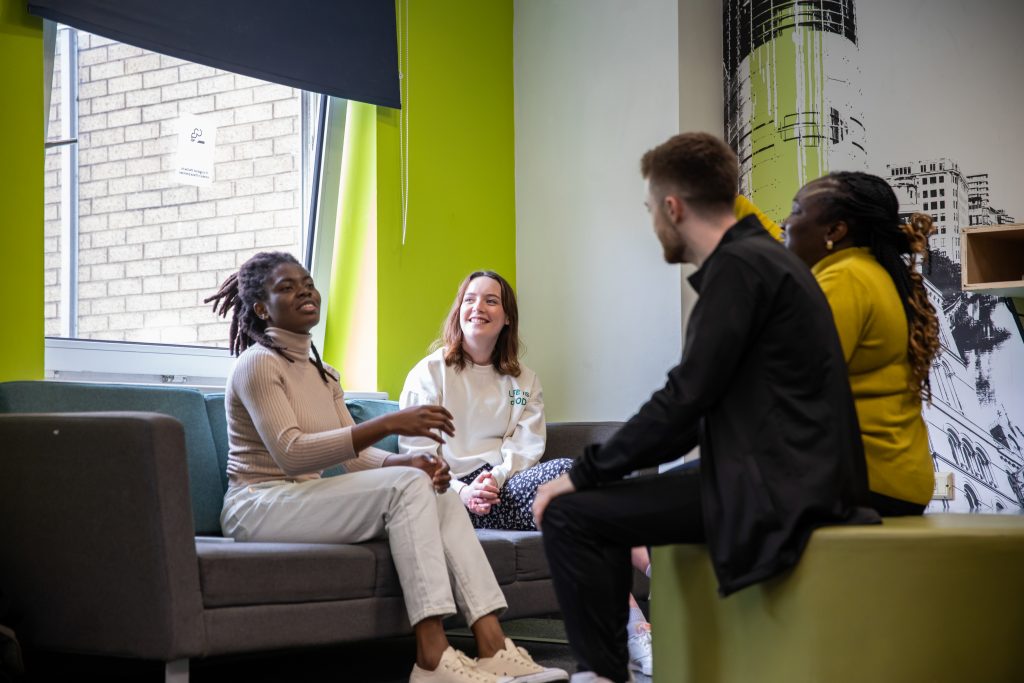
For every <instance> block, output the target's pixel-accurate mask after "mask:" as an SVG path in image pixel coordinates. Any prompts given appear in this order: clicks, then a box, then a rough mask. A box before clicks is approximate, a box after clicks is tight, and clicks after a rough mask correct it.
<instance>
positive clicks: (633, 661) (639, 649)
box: [626, 624, 654, 676]
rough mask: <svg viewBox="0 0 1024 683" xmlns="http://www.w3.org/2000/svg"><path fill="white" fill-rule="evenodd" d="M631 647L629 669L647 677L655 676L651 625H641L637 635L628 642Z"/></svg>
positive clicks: (632, 636) (638, 626)
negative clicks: (653, 672)
mask: <svg viewBox="0 0 1024 683" xmlns="http://www.w3.org/2000/svg"><path fill="white" fill-rule="evenodd" d="M626 645H627V646H628V647H629V668H630V669H632V670H633V671H639V672H640V673H642V674H643V675H645V676H651V675H653V674H652V673H651V672H652V671H653V670H654V652H653V650H652V649H651V625H650V624H639V625H637V628H636V633H634V634H633V635H631V636H630V637H629V640H627V641H626Z"/></svg>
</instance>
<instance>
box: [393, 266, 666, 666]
mask: <svg viewBox="0 0 1024 683" xmlns="http://www.w3.org/2000/svg"><path fill="white" fill-rule="evenodd" d="M436 345H437V347H438V348H437V349H436V350H435V351H434V352H433V353H431V354H430V355H429V356H427V357H426V358H424V359H423V360H421V361H420V362H419V363H417V365H416V367H414V368H413V369H412V371H411V372H410V373H409V375H408V377H407V378H406V380H405V388H404V389H402V395H401V399H400V401H399V403H400V405H401V406H402V407H403V408H405V407H409V406H416V405H434V404H436V405H442V406H444V407H445V408H447V409H448V411H449V412H451V414H452V416H453V420H454V423H455V436H453V437H449V438H448V439H446V440H445V442H444V443H442V444H438V443H437V442H436V441H431V440H430V439H426V438H423V437H422V436H401V437H399V439H398V443H399V450H400V451H401V452H402V453H404V454H406V455H411V456H415V455H429V456H431V457H438V458H440V459H442V460H444V461H445V462H447V463H448V464H449V465H450V466H451V471H452V474H453V475H454V477H453V479H452V488H453V489H454V490H455V491H456V492H457V493H458V494H459V497H460V498H461V499H462V502H463V504H464V505H465V506H466V509H467V510H469V512H470V514H469V517H470V519H471V520H472V522H473V526H475V527H476V528H478V529H508V530H516V531H532V530H535V529H536V528H537V526H536V523H535V522H534V518H533V501H534V499H535V498H536V497H537V488H538V487H539V486H541V485H542V484H544V483H546V482H549V481H551V480H552V479H556V478H558V477H559V476H561V475H562V474H563V473H565V472H567V471H569V469H571V468H572V465H573V461H572V460H571V459H569V458H555V459H551V460H546V461H544V462H540V458H541V456H543V455H544V447H545V441H546V435H547V432H546V427H545V422H544V396H543V392H542V391H541V385H540V380H539V379H538V378H537V375H536V374H535V373H534V372H533V370H531V369H530V368H528V367H526V366H525V365H523V364H522V363H520V362H519V349H520V346H521V342H520V339H519V305H518V303H517V302H516V295H515V292H514V291H513V289H512V286H511V285H510V284H509V283H508V281H507V280H506V279H505V278H503V277H502V276H501V275H499V274H497V273H495V272H494V271H490V270H479V271H476V272H474V273H470V274H469V276H467V277H466V279H465V280H463V281H462V284H461V285H459V289H458V292H457V293H456V295H455V301H454V302H453V303H452V307H451V309H450V310H449V312H448V316H447V317H446V318H445V322H444V325H443V326H442V329H441V338H440V339H439V340H438V341H437V342H436ZM632 561H633V566H634V567H636V568H637V569H639V570H640V571H642V572H646V571H648V568H649V567H650V557H649V555H648V552H647V548H645V547H639V548H634V549H633V552H632ZM629 603H630V616H629V625H628V626H629V628H628V634H629V636H628V638H627V644H628V649H629V653H630V667H631V668H633V669H635V670H637V671H641V672H643V673H645V674H647V675H651V665H652V652H651V633H650V630H651V627H650V624H649V623H647V619H646V617H645V616H644V614H643V612H642V611H641V609H640V607H639V606H638V605H637V603H636V600H635V599H634V598H633V596H632V595H631V596H630V599H629Z"/></svg>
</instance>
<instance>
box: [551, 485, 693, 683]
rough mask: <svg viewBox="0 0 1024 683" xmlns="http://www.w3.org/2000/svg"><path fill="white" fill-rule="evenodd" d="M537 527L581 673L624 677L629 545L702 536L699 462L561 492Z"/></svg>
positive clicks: (629, 568) (629, 582) (666, 542)
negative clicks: (539, 530) (541, 534)
mask: <svg viewBox="0 0 1024 683" xmlns="http://www.w3.org/2000/svg"><path fill="white" fill-rule="evenodd" d="M541 530H542V531H543V532H544V550H545V551H546V552H547V556H548V563H549V564H550V566H551V576H552V580H553V582H554V585H555V593H556V594H557V596H558V603H559V605H560V606H561V608H562V616H563V618H564V619H565V630H566V632H567V634H568V636H569V647H570V648H571V649H572V653H573V656H574V657H575V658H576V661H577V662H578V663H579V669H580V671H593V672H594V673H596V674H598V675H599V676H604V677H605V678H608V679H610V680H612V681H625V680H628V677H629V673H628V670H627V668H628V664H629V654H628V650H627V649H626V637H627V636H626V624H627V622H628V620H629V590H630V588H631V585H630V584H631V582H632V578H633V571H632V566H631V564H630V557H629V550H630V548H632V547H634V546H640V545H648V546H655V545H667V544H670V543H703V542H704V541H705V538H706V537H705V534H704V516H703V513H702V512H701V502H700V470H699V468H698V467H690V468H686V469H683V470H676V471H670V472H664V473H662V474H656V475H650V476H644V477H636V478H633V479H624V480H622V481H619V482H615V483H613V484H609V485H606V486H601V487H599V488H596V489H589V490H586V491H577V492H575V493H569V494H566V495H564V496H560V497H558V498H555V499H554V500H552V501H551V503H550V504H549V505H548V508H547V510H546V511H545V512H544V520H543V522H542V529H541ZM655 597H656V596H655ZM655 638H657V636H655Z"/></svg>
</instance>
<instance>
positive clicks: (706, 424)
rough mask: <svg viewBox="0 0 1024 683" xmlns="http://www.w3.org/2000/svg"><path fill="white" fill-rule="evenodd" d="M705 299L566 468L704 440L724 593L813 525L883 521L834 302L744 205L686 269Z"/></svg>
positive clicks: (616, 468) (763, 570)
mask: <svg viewBox="0 0 1024 683" xmlns="http://www.w3.org/2000/svg"><path fill="white" fill-rule="evenodd" d="M690 283H691V284H692V285H693V287H694V289H696V290H697V292H698V293H699V294H700V298H699V300H698V302H697V305H696V307H694V309H693V313H692V315H691V318H690V322H689V326H688V329H687V334H686V340H685V344H684V347H683V358H682V362H681V363H680V364H679V365H677V366H676V367H674V368H672V370H670V371H669V373H668V381H667V382H666V384H665V386H664V387H663V388H662V389H661V390H659V391H658V392H656V393H655V394H654V395H653V396H651V398H650V400H648V401H647V403H646V404H644V406H643V407H642V408H640V412H638V413H637V414H636V415H635V416H633V417H632V418H631V419H630V420H629V421H628V422H627V423H626V424H625V425H623V427H622V429H621V430H619V431H618V432H617V433H616V434H615V435H614V436H612V437H611V439H609V441H608V442H607V443H606V444H605V445H604V446H602V447H600V448H597V447H593V448H591V449H588V451H587V452H586V453H585V454H584V455H583V456H582V457H580V458H579V460H578V461H577V462H576V465H575V466H574V468H573V469H572V470H571V472H570V475H569V476H570V478H571V479H572V481H573V483H574V484H575V485H576V488H577V489H580V490H582V489H585V488H590V487H593V486H597V485H599V484H601V483H602V482H608V481H613V480H617V479H621V478H622V477H623V476H625V475H626V474H628V473H630V472H632V471H633V470H637V469H641V468H644V467H651V466H653V465H656V464H659V463H662V462H668V461H670V460H673V459H675V458H678V457H679V456H680V455H682V454H683V453H686V452H687V451H689V450H690V449H691V448H693V447H694V446H696V445H697V444H698V442H699V444H700V447H701V460H700V476H701V498H702V501H703V503H702V506H703V511H704V528H705V532H706V534H707V539H708V546H709V550H710V552H711V559H712V562H713V564H714V567H715V573H716V574H717V576H718V582H719V592H720V593H721V594H722V595H728V594H729V593H732V592H734V591H736V590H739V589H740V588H743V587H744V586H747V585H750V584H752V583H756V582H758V581H762V580H764V579H766V578H768V577H770V576H773V575H775V574H777V573H779V572H781V571H783V570H785V569H787V568H789V567H792V566H793V565H795V564H796V562H797V560H799V559H800V554H801V552H803V549H804V546H805V545H806V544H807V540H808V538H809V537H810V535H811V531H813V530H814V528H815V527H819V526H824V525H827V524H859V523H877V522H879V521H880V520H879V517H878V515H877V514H876V513H875V512H874V510H871V509H870V508H868V507H866V506H867V505H868V502H867V501H868V484H867V471H866V466H865V463H864V450H863V446H862V443H861V437H860V428H859V426H858V424H857V414H856V412H855V409H854V405H853V398H852V397H851V395H850V385H849V380H848V379H847V374H846V363H845V361H844V359H843V353H842V349H841V347H840V345H839V338H838V336H837V334H836V330H835V325H834V323H833V320H832V312H831V310H830V309H829V305H828V302H827V301H826V299H825V295H824V294H823V293H822V291H821V288H820V287H818V283H817V282H816V281H815V279H814V276H813V275H812V274H811V271H810V270H809V269H808V268H807V266H806V265H805V264H804V263H803V262H801V261H800V260H799V259H798V258H797V257H796V256H794V255H793V254H791V253H790V252H789V251H787V250H786V249H785V247H783V246H782V245H780V244H779V243H778V242H776V241H775V240H774V239H773V238H772V237H771V236H770V235H769V234H768V233H767V232H766V231H765V230H764V228H763V227H761V224H760V223H759V222H758V220H757V218H755V217H753V216H750V217H747V218H744V219H743V220H741V221H740V222H738V223H736V224H735V225H734V226H732V227H731V228H730V229H729V230H728V231H727V232H726V233H725V235H724V236H723V237H722V241H721V242H720V243H719V245H718V246H717V247H716V248H715V250H714V251H713V252H712V253H711V255H710V256H709V257H708V259H707V260H706V261H705V262H704V264H703V265H702V266H701V268H700V270H698V271H697V272H696V273H694V274H693V275H692V276H691V277H690Z"/></svg>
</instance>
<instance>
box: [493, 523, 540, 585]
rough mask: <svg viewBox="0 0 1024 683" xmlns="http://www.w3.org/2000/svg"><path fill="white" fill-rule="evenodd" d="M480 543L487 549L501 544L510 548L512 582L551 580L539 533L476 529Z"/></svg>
mask: <svg viewBox="0 0 1024 683" xmlns="http://www.w3.org/2000/svg"><path fill="white" fill-rule="evenodd" d="M476 534H477V536H478V537H479V538H480V542H481V543H483V544H484V547H487V546H489V545H491V544H496V543H501V544H506V545H508V546H510V547H511V549H512V552H513V554H514V557H515V560H514V563H513V564H512V566H511V567H510V569H511V570H512V573H513V577H512V579H511V580H513V581H536V580H538V579H549V578H551V570H550V569H548V558H547V556H546V555H545V554H544V540H543V538H542V537H541V535H540V532H539V531H498V530H495V529H478V530H477V532H476Z"/></svg>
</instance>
